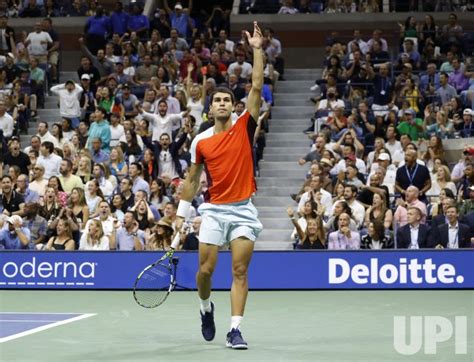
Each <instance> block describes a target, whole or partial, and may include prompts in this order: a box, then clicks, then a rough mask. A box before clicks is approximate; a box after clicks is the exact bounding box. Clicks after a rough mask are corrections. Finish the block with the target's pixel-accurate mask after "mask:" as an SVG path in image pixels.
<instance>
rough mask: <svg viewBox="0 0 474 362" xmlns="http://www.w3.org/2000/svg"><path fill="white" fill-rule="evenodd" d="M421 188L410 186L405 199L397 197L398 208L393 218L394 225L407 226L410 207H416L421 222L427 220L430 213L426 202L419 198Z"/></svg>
mask: <svg viewBox="0 0 474 362" xmlns="http://www.w3.org/2000/svg"><path fill="white" fill-rule="evenodd" d="M419 193H420V192H419V190H418V188H417V187H416V186H409V187H408V188H407V189H406V193H405V201H403V200H402V199H397V202H396V205H397V209H396V210H395V215H394V218H393V222H394V225H396V226H399V227H401V226H405V225H406V224H407V222H408V219H407V218H408V210H409V209H410V208H416V209H418V210H419V213H420V222H421V223H423V224H424V223H425V222H426V216H427V215H428V212H427V209H426V204H425V203H424V202H422V201H420V200H419V199H418V196H419Z"/></svg>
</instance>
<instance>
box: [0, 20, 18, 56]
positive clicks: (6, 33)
mask: <svg viewBox="0 0 474 362" xmlns="http://www.w3.org/2000/svg"><path fill="white" fill-rule="evenodd" d="M12 40H13V42H12ZM12 44H15V30H14V29H13V28H12V27H10V26H8V16H7V15H6V14H5V13H3V14H2V15H0V55H7V54H8V53H9V52H11V51H12Z"/></svg>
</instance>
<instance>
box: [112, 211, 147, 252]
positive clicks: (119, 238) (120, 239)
mask: <svg viewBox="0 0 474 362" xmlns="http://www.w3.org/2000/svg"><path fill="white" fill-rule="evenodd" d="M116 226H119V224H116ZM111 240H112V242H111V247H110V249H117V250H125V251H127V250H143V248H144V246H145V233H144V232H143V231H142V230H140V229H139V228H138V221H137V217H136V214H135V212H133V211H127V212H126V213H125V216H124V219H123V226H121V227H119V228H118V229H117V228H114V231H113V234H112V238H111Z"/></svg>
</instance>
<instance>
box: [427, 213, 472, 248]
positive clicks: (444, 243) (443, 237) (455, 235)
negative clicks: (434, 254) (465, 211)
mask: <svg viewBox="0 0 474 362" xmlns="http://www.w3.org/2000/svg"><path fill="white" fill-rule="evenodd" d="M445 213H446V219H447V222H446V223H444V224H441V225H439V226H438V227H437V228H436V229H434V230H432V240H431V246H432V247H435V248H437V249H460V248H470V247H471V231H470V228H469V225H466V224H463V223H462V222H461V219H460V215H459V214H458V209H457V207H456V206H455V205H450V206H448V207H447V208H446V211H445Z"/></svg>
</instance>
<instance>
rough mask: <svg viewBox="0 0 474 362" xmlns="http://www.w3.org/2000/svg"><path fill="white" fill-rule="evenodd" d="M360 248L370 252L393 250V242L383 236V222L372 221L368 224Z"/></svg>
mask: <svg viewBox="0 0 474 362" xmlns="http://www.w3.org/2000/svg"><path fill="white" fill-rule="evenodd" d="M360 248H361V249H371V250H378V249H392V248H393V241H392V240H391V239H390V238H389V237H387V235H385V228H384V224H383V222H381V221H380V220H374V221H371V222H370V223H369V226H368V229H367V235H365V236H363V237H362V240H361V243H360Z"/></svg>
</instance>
